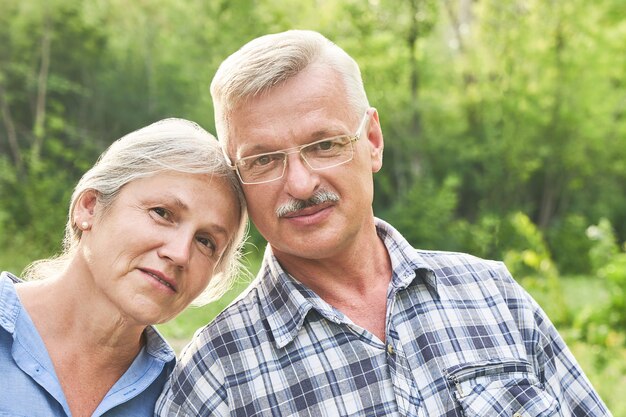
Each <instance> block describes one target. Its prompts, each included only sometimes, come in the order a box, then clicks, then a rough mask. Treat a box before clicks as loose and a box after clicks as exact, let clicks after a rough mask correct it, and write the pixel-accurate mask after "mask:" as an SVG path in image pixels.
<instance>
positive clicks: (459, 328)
mask: <svg viewBox="0 0 626 417" xmlns="http://www.w3.org/2000/svg"><path fill="white" fill-rule="evenodd" d="M377 230H378V234H379V236H380V238H381V239H382V240H383V241H384V243H385V245H386V246H387V250H388V251H389V256H390V258H391V263H392V267H393V276H392V279H391V284H390V286H389V290H388V295H387V319H386V323H387V325H386V341H385V342H384V343H383V342H381V341H380V340H379V339H378V338H377V337H375V336H374V335H372V334H371V333H370V332H368V331H366V330H364V329H363V328H361V327H359V326H357V325H355V324H354V323H353V322H352V321H351V320H350V319H349V318H348V317H347V316H345V315H344V314H342V313H341V312H340V311H338V310H337V309H335V308H333V307H332V306H331V305H329V304H328V303H326V302H325V301H323V300H322V299H321V298H320V297H318V296H317V295H316V294H315V293H313V292H312V291H311V290H309V289H308V288H306V287H305V286H303V285H302V284H300V283H299V282H297V281H296V280H294V279H293V278H291V277H290V276H289V275H288V274H287V273H286V272H285V271H284V270H283V269H282V268H281V267H280V265H279V264H278V262H277V260H276V258H274V257H273V256H272V253H271V250H269V249H268V250H267V251H266V254H265V259H264V262H263V265H262V267H261V271H260V272H259V275H258V277H257V280H256V281H255V282H254V283H253V284H252V285H251V286H250V288H249V289H248V290H247V291H246V292H245V293H244V294H242V296H240V297H239V298H238V299H237V300H236V301H235V302H233V303H232V304H231V305H230V306H229V307H228V308H227V309H226V310H224V311H223V312H222V313H221V314H220V315H218V316H217V317H216V319H215V320H214V321H213V322H212V323H210V324H209V325H208V326H206V327H205V328H203V329H202V330H201V331H199V332H198V333H197V334H196V335H195V336H194V339H193V340H192V342H191V343H190V345H189V346H188V347H187V348H186V349H185V351H184V353H183V355H182V359H181V361H180V362H179V363H178V364H177V366H176V368H175V370H174V372H173V374H172V376H171V378H170V381H169V382H168V384H167V385H166V388H165V391H164V393H163V394H162V395H161V397H160V399H159V401H158V402H157V407H156V414H157V415H160V416H164V417H165V416H168V417H170V416H209V415H211V416H332V417H335V416H398V415H401V416H420V417H421V416H533V417H535V416H607V415H610V412H609V411H608V410H607V408H606V406H605V405H604V404H603V402H602V400H601V399H600V398H599V396H598V395H597V393H596V392H595V391H594V389H593V388H592V386H591V384H590V383H589V381H588V379H587V378H586V377H585V375H584V374H583V371H582V370H581V368H580V367H579V365H578V364H577V363H576V360H575V359H574V357H573V356H572V354H571V353H570V351H569V350H568V348H567V347H566V345H565V343H564V342H563V340H562V339H561V337H560V336H559V334H558V333H557V331H556V330H555V328H554V326H553V325H552V324H551V323H550V321H549V320H548V318H547V317H546V315H545V314H544V312H543V311H542V310H541V308H540V307H539V306H538V305H537V304H536V303H535V301H534V300H533V299H532V298H531V297H530V296H529V295H528V294H527V293H526V292H525V291H524V290H523V289H522V288H521V287H520V286H519V285H518V284H516V282H515V281H514V280H513V278H512V277H511V276H510V274H509V272H508V271H507V269H506V267H505V266H504V264H502V263H500V262H494V261H485V260H481V259H478V258H475V257H472V256H470V255H466V254H460V253H445V252H434V251H417V250H415V249H413V248H412V247H411V246H410V245H409V244H408V243H407V242H406V240H405V239H403V238H402V236H400V234H399V233H398V232H397V231H396V230H394V229H393V228H392V227H391V226H390V225H388V224H386V223H384V222H383V221H380V220H377Z"/></svg>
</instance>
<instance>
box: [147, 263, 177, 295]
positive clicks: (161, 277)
mask: <svg viewBox="0 0 626 417" xmlns="http://www.w3.org/2000/svg"><path fill="white" fill-rule="evenodd" d="M140 269H141V271H142V272H144V273H145V274H148V275H150V276H151V277H152V278H154V279H155V280H157V281H159V282H160V283H161V284H163V285H165V286H166V287H168V288H170V289H171V290H172V291H174V292H176V282H175V281H174V280H173V279H172V278H170V277H168V276H167V275H165V274H163V273H161V272H159V271H156V270H154V269H146V268H140Z"/></svg>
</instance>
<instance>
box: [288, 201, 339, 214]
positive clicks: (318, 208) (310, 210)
mask: <svg viewBox="0 0 626 417" xmlns="http://www.w3.org/2000/svg"><path fill="white" fill-rule="evenodd" d="M332 205H333V203H332V202H327V203H322V204H317V205H315V206H310V207H306V208H303V209H300V210H295V211H292V212H291V213H287V214H285V215H284V216H283V217H284V218H294V217H304V216H311V215H313V214H316V213H319V212H320V211H322V210H324V209H327V208H328V207H330V206H332Z"/></svg>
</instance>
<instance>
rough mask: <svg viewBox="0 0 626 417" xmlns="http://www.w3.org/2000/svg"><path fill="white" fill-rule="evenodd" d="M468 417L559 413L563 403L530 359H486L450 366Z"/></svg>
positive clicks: (454, 387) (532, 416) (449, 373)
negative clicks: (538, 375) (543, 379)
mask: <svg viewBox="0 0 626 417" xmlns="http://www.w3.org/2000/svg"><path fill="white" fill-rule="evenodd" d="M445 373H446V377H447V379H448V381H449V383H450V386H451V387H452V390H453V391H454V397H455V398H456V400H457V402H458V403H459V406H460V407H461V409H462V411H463V415H464V416H465V417H479V416H480V417H484V416H508V417H511V416H513V417H549V416H559V415H560V414H559V409H560V407H559V403H558V402H557V401H556V400H555V399H554V397H552V395H550V394H549V393H548V392H546V391H545V390H544V389H543V387H542V385H541V383H540V381H539V379H538V378H537V376H536V375H535V373H534V370H533V369H532V367H531V366H530V364H529V363H528V362H523V361H520V360H517V359H515V360H510V361H497V362H496V361H485V362H479V363H469V364H463V365H457V366H454V367H451V368H448V369H446V371H445Z"/></svg>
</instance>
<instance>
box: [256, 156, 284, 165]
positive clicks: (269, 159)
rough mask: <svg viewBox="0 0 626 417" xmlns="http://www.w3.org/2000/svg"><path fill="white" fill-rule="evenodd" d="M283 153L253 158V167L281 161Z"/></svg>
mask: <svg viewBox="0 0 626 417" xmlns="http://www.w3.org/2000/svg"><path fill="white" fill-rule="evenodd" d="M281 159H282V158H281V154H268V155H261V156H257V157H256V158H252V161H251V165H252V166H253V167H264V166H266V165H269V164H271V163H274V162H278V161H280V160H281Z"/></svg>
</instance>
